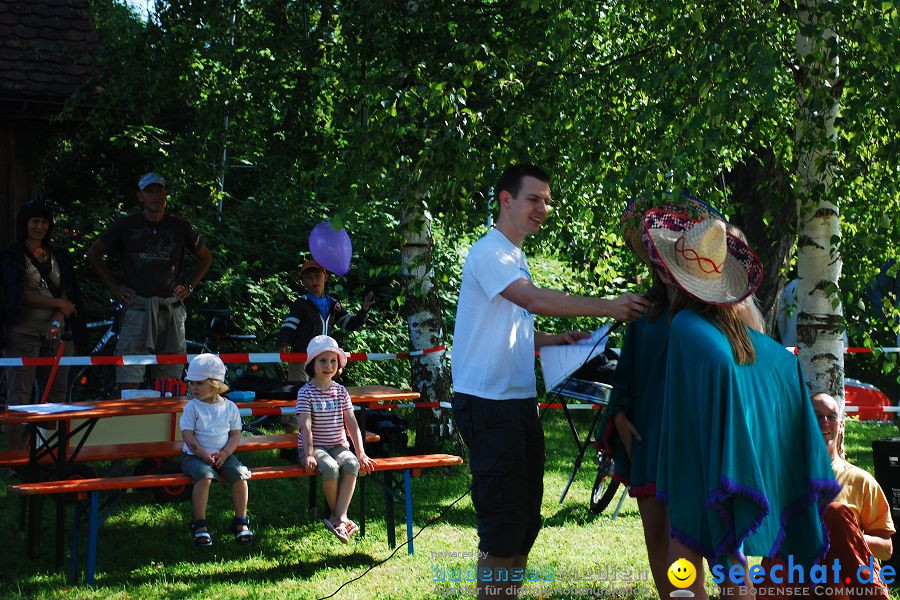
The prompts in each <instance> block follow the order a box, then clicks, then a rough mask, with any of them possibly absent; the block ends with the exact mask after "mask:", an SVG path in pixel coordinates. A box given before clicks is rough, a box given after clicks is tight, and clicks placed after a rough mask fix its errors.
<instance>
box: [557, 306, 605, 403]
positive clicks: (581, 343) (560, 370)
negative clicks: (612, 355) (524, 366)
mask: <svg viewBox="0 0 900 600" xmlns="http://www.w3.org/2000/svg"><path fill="white" fill-rule="evenodd" d="M612 326H613V324H612V323H610V324H608V325H604V326H603V327H601V328H600V329H598V330H596V331H594V332H593V333H591V337H589V338H585V339H583V340H578V342H577V343H575V344H565V345H562V346H544V347H543V348H541V369H543V371H544V387H545V388H546V390H547V391H548V392H551V391H553V390H554V389H555V388H556V386H558V385H560V384H561V383H563V382H564V381H565V380H566V377H568V376H569V375H571V374H572V373H574V372H575V371H577V370H578V369H580V368H581V367H582V365H584V364H585V363H586V362H588V361H589V360H591V359H592V358H594V357H595V356H597V355H598V354H601V353H602V352H603V350H604V349H605V348H606V342H607V340H608V339H609V330H610V329H611V328H612Z"/></svg>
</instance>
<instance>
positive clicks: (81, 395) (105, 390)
mask: <svg viewBox="0 0 900 600" xmlns="http://www.w3.org/2000/svg"><path fill="white" fill-rule="evenodd" d="M115 397H116V368H115V367H109V366H101V367H82V368H81V369H80V370H78V371H76V372H75V374H74V376H73V377H72V379H71V383H70V384H69V402H93V401H95V400H109V399H111V398H115Z"/></svg>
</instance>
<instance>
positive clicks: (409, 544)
mask: <svg viewBox="0 0 900 600" xmlns="http://www.w3.org/2000/svg"><path fill="white" fill-rule="evenodd" d="M403 491H404V492H405V493H406V553H407V554H412V553H413V521H412V485H410V481H409V469H404V470H403Z"/></svg>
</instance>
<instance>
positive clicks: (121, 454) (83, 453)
mask: <svg viewBox="0 0 900 600" xmlns="http://www.w3.org/2000/svg"><path fill="white" fill-rule="evenodd" d="M380 440H381V436H379V435H378V434H376V433H372V432H370V431H367V432H366V443H376V442H379V441H380ZM182 446H183V442H182V441H181V440H166V441H161V442H130V443H127V444H105V445H98V446H84V447H83V448H81V450H80V451H79V452H78V454H76V455H75V457H74V462H78V463H83V462H98V461H102V460H117V459H126V458H162V457H168V456H180V455H181V452H182ZM296 446H297V434H296V433H276V434H270V435H249V436H243V437H241V443H240V444H239V445H238V452H250V451H254V450H281V449H283V448H294V447H296ZM72 451H73V450H72V449H71V448H70V449H69V459H70V461H71V459H72ZM38 462H39V463H40V464H42V465H48V464H53V463H54V462H55V457H54V456H52V455H50V454H45V455H43V456H42V457H41V458H40V459H39V460H38ZM28 464H29V458H28V450H2V451H0V467H13V468H15V467H25V466H28Z"/></svg>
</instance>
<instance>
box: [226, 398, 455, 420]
mask: <svg viewBox="0 0 900 600" xmlns="http://www.w3.org/2000/svg"><path fill="white" fill-rule="evenodd" d="M252 403H253V402H252V401H251V402H248V403H247V404H252ZM438 407H441V408H452V407H451V406H450V403H449V402H404V403H401V404H396V403H390V402H389V403H386V404H372V405H371V406H368V408H371V409H394V408H438ZM357 408H362V407H359V406H357ZM296 410H297V409H296V408H294V407H293V406H271V407H270V406H260V407H253V406H245V407H244V408H238V412H239V413H240V414H241V416H242V417H264V416H269V417H277V416H278V415H292V414H294V413H295V412H296Z"/></svg>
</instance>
